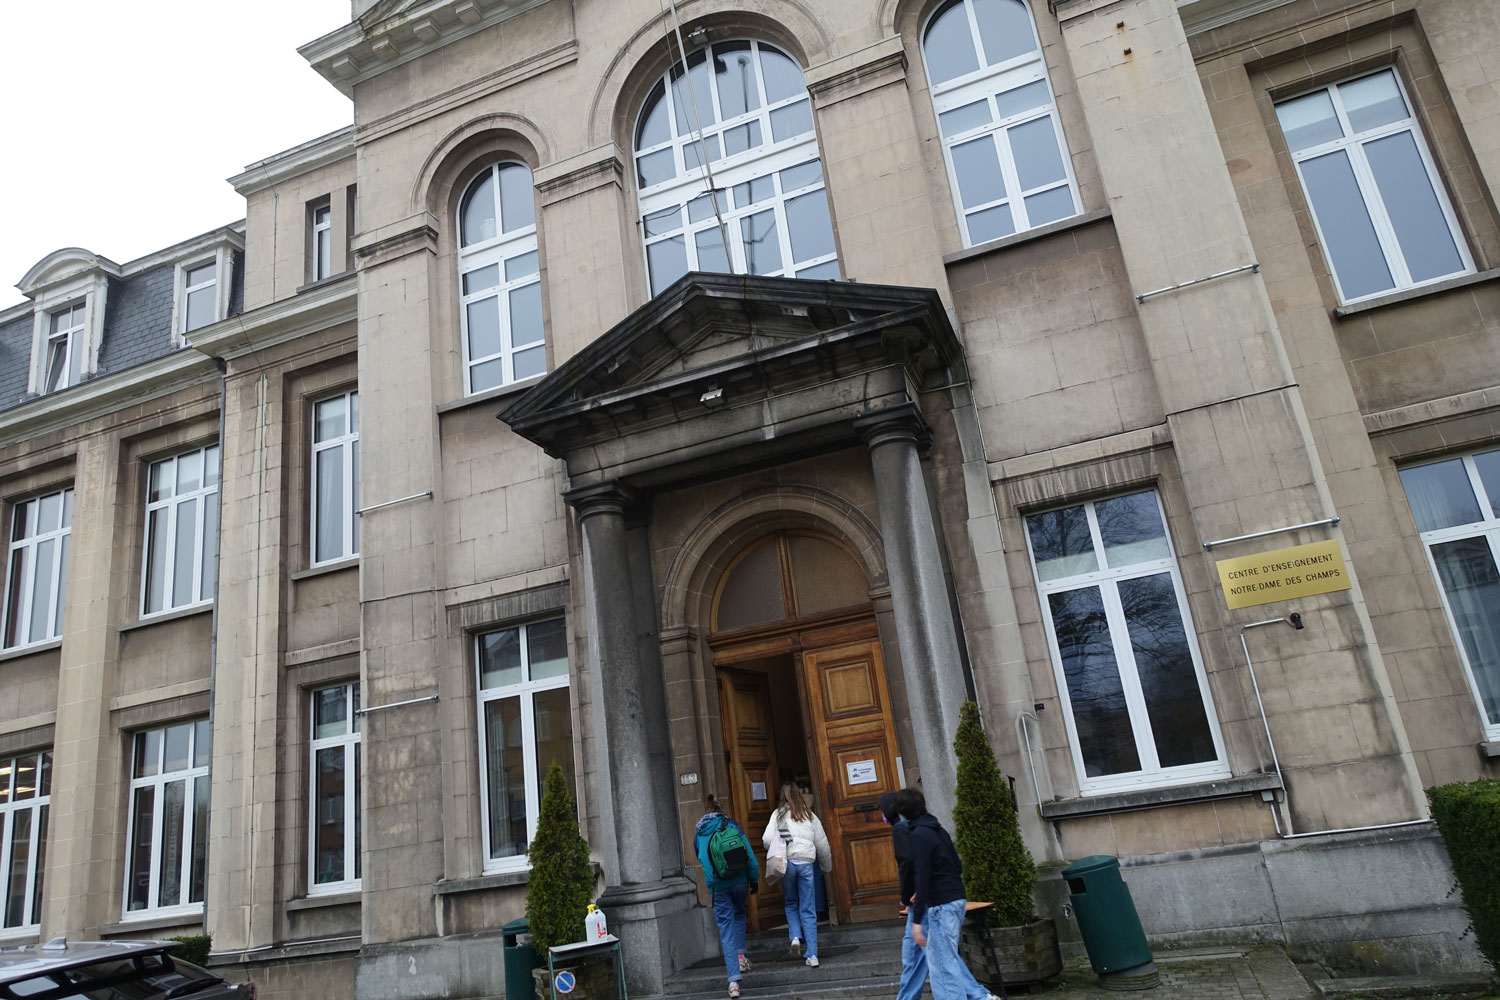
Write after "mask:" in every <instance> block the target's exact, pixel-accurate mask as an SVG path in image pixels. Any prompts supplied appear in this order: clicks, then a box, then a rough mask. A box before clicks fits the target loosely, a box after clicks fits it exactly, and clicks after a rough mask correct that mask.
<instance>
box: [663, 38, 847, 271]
mask: <svg viewBox="0 0 1500 1000" xmlns="http://www.w3.org/2000/svg"><path fill="white" fill-rule="evenodd" d="M687 63H688V68H687V71H686V72H684V71H683V68H682V64H681V63H678V64H677V65H676V66H673V67H672V68H671V69H670V70H669V71H668V72H667V73H666V75H665V76H663V77H662V78H661V79H660V80H658V81H657V83H656V86H655V87H653V88H652V89H651V92H650V94H649V95H648V96H647V97H646V104H645V106H644V107H643V108H642V109H641V115H640V118H639V119H638V120H637V122H636V127H635V172H636V184H637V185H638V187H639V189H640V209H641V232H642V238H643V240H644V242H645V250H646V267H647V270H648V272H649V274H650V277H651V294H652V295H655V294H656V293H658V292H660V291H661V290H662V289H663V288H666V287H667V286H668V285H670V284H671V283H672V282H674V281H676V280H677V279H678V278H680V277H682V276H683V275H684V274H686V273H687V272H688V271H721V272H732V273H735V274H765V275H784V276H792V275H795V276H796V277H799V278H838V277H839V264H838V257H837V255H836V254H835V252H834V246H833V223H832V221H831V219H830V217H829V214H828V196H827V193H826V192H825V190H824V186H823V166H822V164H821V163H820V162H819V160H818V138H817V135H816V134H815V133H814V131H813V114H812V101H811V100H810V99H809V97H808V94H807V85H806V84H805V83H804V82H803V80H802V70H801V68H800V67H799V66H798V65H797V63H796V62H795V61H793V60H792V59H791V58H790V57H788V56H787V55H786V54H785V53H783V52H781V51H779V50H777V49H774V48H772V47H771V46H769V45H767V44H765V43H764V42H753V41H736V42H720V43H718V44H716V45H714V46H713V47H712V49H708V48H703V49H699V50H698V51H697V52H694V53H691V54H690V55H689V56H688V58H687ZM710 67H711V68H710ZM700 133H701V134H700ZM705 159H706V160H707V161H708V164H707V167H706V168H705V165H704V160H705ZM710 170H711V171H712V173H713V185H710V183H709V180H708V174H709V172H710ZM710 187H713V188H714V190H710Z"/></svg>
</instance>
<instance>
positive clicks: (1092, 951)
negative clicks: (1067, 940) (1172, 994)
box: [1062, 854, 1160, 990]
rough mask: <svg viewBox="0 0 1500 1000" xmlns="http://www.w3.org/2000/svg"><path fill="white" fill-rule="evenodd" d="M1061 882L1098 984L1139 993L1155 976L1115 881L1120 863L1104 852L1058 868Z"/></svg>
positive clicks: (1130, 907)
mask: <svg viewBox="0 0 1500 1000" xmlns="http://www.w3.org/2000/svg"><path fill="white" fill-rule="evenodd" d="M1062 877H1063V881H1064V882H1066V883H1067V884H1068V893H1069V896H1070V897H1071V902H1072V905H1073V916H1074V917H1075V918H1077V920H1078V931H1079V933H1080V934H1082V935H1083V946H1084V948H1086V949H1087V950H1088V953H1089V964H1090V965H1092V966H1093V967H1094V971H1095V972H1096V973H1098V974H1099V985H1100V986H1103V987H1105V988H1106V989H1114V990H1144V989H1149V988H1150V987H1152V986H1156V985H1157V984H1158V983H1159V982H1160V977H1159V976H1158V975H1157V972H1156V961H1155V959H1154V958H1153V957H1152V955H1151V948H1150V947H1149V946H1148V945H1147V944H1146V932H1145V931H1144V930H1142V929H1141V918H1140V916H1139V915H1138V914H1137V913H1136V912H1135V901H1134V900H1132V899H1131V898H1130V887H1129V886H1127V885H1126V884H1125V880H1124V879H1123V878H1121V877H1120V862H1119V859H1118V858H1112V857H1110V856H1109V855H1107V854H1098V855H1095V856H1094V857H1091V858H1084V859H1083V860H1082V861H1075V862H1073V863H1072V864H1071V865H1068V867H1066V868H1064V869H1063V870H1062Z"/></svg>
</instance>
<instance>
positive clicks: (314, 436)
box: [307, 389, 359, 566]
mask: <svg viewBox="0 0 1500 1000" xmlns="http://www.w3.org/2000/svg"><path fill="white" fill-rule="evenodd" d="M336 400H342V401H343V403H344V433H343V434H340V435H336V436H334V437H331V438H329V439H328V440H326V441H319V440H318V407H320V406H323V405H324V404H326V403H332V402H334V401H336ZM309 424H310V430H309V435H308V440H309V442H310V445H311V448H312V452H311V455H312V458H311V461H310V462H309V464H308V479H309V481H310V483H311V485H310V488H309V489H308V491H307V492H308V495H309V496H310V497H311V507H310V511H309V519H308V525H309V526H310V528H311V530H310V531H309V532H308V540H307V541H308V551H309V553H310V554H311V556H312V558H311V559H309V560H308V564H309V565H310V566H326V565H328V564H330V563H336V562H342V561H343V560H345V559H353V558H354V557H355V556H358V555H359V390H358V389H351V390H349V391H348V392H344V393H339V394H338V395H335V396H325V397H323V398H322V399H318V400H316V401H314V402H313V404H312V412H311V415H310V419H309ZM338 449H342V452H343V454H342V460H341V468H342V470H343V471H342V476H343V481H344V496H345V498H346V500H347V502H346V503H345V504H344V505H343V508H342V509H341V510H340V511H339V516H340V523H339V526H338V528H339V539H340V541H339V551H338V552H337V554H335V555H330V556H327V557H321V558H320V556H319V553H318V536H319V530H318V529H319V520H318V518H319V506H318V500H319V496H318V489H319V482H320V480H319V479H318V457H319V456H320V455H322V454H323V453H324V452H329V451H334V450H338Z"/></svg>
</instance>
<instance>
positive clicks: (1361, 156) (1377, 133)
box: [1276, 66, 1474, 304]
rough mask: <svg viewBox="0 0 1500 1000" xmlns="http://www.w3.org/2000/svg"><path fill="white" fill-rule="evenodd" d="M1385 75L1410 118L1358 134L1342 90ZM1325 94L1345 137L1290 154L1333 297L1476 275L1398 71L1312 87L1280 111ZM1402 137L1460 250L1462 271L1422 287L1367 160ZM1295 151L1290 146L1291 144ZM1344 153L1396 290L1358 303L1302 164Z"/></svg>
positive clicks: (1289, 98) (1392, 69)
mask: <svg viewBox="0 0 1500 1000" xmlns="http://www.w3.org/2000/svg"><path fill="white" fill-rule="evenodd" d="M1382 73H1390V75H1391V78H1392V79H1394V80H1395V81H1396V89H1397V91H1398V92H1399V93H1400V95H1401V100H1402V101H1403V102H1404V103H1405V104H1406V110H1407V115H1406V117H1405V118H1402V119H1399V120H1397V121H1393V122H1387V123H1386V124H1384V125H1379V126H1376V127H1375V128H1370V129H1366V130H1365V131H1363V132H1355V131H1354V129H1353V127H1352V126H1351V125H1350V124H1349V115H1348V112H1347V110H1346V109H1345V107H1344V100H1343V96H1342V95H1341V93H1340V92H1339V87H1340V86H1341V85H1343V84H1346V83H1352V82H1353V81H1355V80H1363V79H1365V78H1366V77H1372V76H1379V75H1380V74H1382ZM1320 91H1324V92H1327V93H1328V95H1329V99H1330V100H1331V101H1332V102H1333V110H1334V114H1335V115H1337V116H1338V123H1339V129H1340V130H1341V131H1342V132H1343V135H1342V136H1340V137H1339V138H1337V139H1331V140H1329V141H1328V142H1323V143H1319V144H1318V145H1316V146H1308V147H1307V148H1306V149H1300V150H1297V151H1296V152H1291V154H1290V155H1291V157H1292V163H1293V164H1294V165H1295V166H1296V168H1297V183H1298V184H1300V185H1301V186H1302V197H1303V199H1304V200H1305V201H1306V202H1307V206H1308V210H1309V211H1308V215H1310V216H1311V217H1312V222H1313V228H1314V229H1315V230H1316V232H1317V234H1318V247H1319V249H1320V250H1321V251H1322V253H1323V260H1324V261H1325V262H1326V263H1327V265H1328V274H1329V277H1330V278H1331V279H1332V280H1333V287H1334V291H1335V292H1337V293H1338V297H1339V301H1340V302H1343V303H1346V304H1347V303H1352V302H1364V301H1366V300H1369V299H1376V298H1379V297H1381V296H1382V295H1390V294H1392V293H1394V292H1401V291H1405V290H1407V289H1409V288H1421V287H1422V286H1424V285H1430V284H1433V283H1435V282H1439V281H1447V280H1448V279H1450V278H1453V277H1455V276H1457V275H1461V274H1471V273H1473V271H1474V259H1473V257H1471V256H1470V254H1469V245H1468V241H1467V240H1465V239H1464V233H1463V230H1462V229H1461V228H1460V227H1459V225H1458V216H1457V215H1456V214H1455V213H1454V211H1453V205H1452V203H1451V202H1450V201H1449V200H1448V189H1447V187H1446V186H1445V185H1444V184H1443V180H1442V175H1441V174H1439V173H1438V170H1437V165H1436V163H1435V162H1434V161H1433V159H1432V151H1431V150H1430V149H1429V148H1428V146H1427V137H1426V135H1424V134H1423V132H1422V125H1421V123H1420V122H1418V121H1417V117H1416V114H1415V112H1413V111H1412V108H1413V104H1412V101H1411V95H1410V94H1408V93H1407V90H1406V84H1405V83H1404V82H1402V80H1401V74H1400V73H1398V72H1396V68H1395V67H1394V66H1388V67H1384V68H1382V69H1379V70H1376V71H1374V72H1365V73H1356V74H1354V75H1353V76H1350V77H1346V78H1344V79H1342V80H1336V81H1334V82H1333V83H1330V84H1326V85H1324V86H1322V87H1312V88H1310V89H1308V90H1304V91H1301V92H1300V93H1296V94H1292V95H1289V96H1287V97H1283V98H1279V99H1278V100H1277V101H1276V105H1277V107H1280V106H1281V105H1283V104H1286V103H1288V102H1290V101H1295V100H1298V99H1299V98H1303V97H1307V96H1308V95H1310V94H1316V93H1318V92H1320ZM1400 132H1410V133H1411V135H1412V139H1413V141H1414V142H1415V144H1416V147H1417V154H1418V155H1419V156H1420V157H1421V159H1422V166H1423V167H1424V168H1425V169H1426V171H1427V181H1428V183H1430V184H1431V185H1432V191H1433V194H1434V195H1435V196H1436V197H1437V202H1438V207H1439V208H1440V209H1441V210H1442V213H1443V219H1444V221H1445V222H1447V224H1448V235H1449V236H1451V237H1452V238H1453V245H1454V246H1455V247H1456V248H1457V249H1458V256H1459V260H1460V261H1461V262H1462V264H1463V266H1462V267H1461V268H1460V269H1459V270H1457V271H1452V272H1450V273H1448V274H1440V275H1437V276H1435V277H1432V278H1427V279H1426V280H1423V281H1413V280H1412V277H1411V270H1410V268H1409V267H1408V266H1407V264H1406V256H1405V254H1403V253H1402V252H1401V245H1400V243H1399V242H1398V241H1397V239H1396V229H1395V226H1393V225H1392V224H1391V218H1390V215H1389V213H1387V211H1386V208H1385V201H1384V199H1382V198H1381V197H1380V189H1379V188H1378V187H1377V186H1376V184H1375V175H1374V173H1373V172H1372V171H1371V169H1370V163H1369V160H1368V158H1367V157H1366V156H1365V150H1364V147H1365V146H1366V144H1368V143H1370V142H1372V141H1374V140H1377V139H1384V138H1387V137H1389V136H1392V135H1396V134H1397V133H1400ZM1288 147H1289V151H1290V144H1288ZM1337 150H1342V151H1344V152H1345V153H1347V154H1348V157H1349V166H1350V168H1351V169H1352V170H1353V172H1354V179H1355V183H1356V184H1357V185H1358V187H1359V197H1360V201H1362V202H1363V203H1364V206H1365V211H1367V212H1368V213H1369V215H1370V224H1371V225H1372V226H1374V228H1375V236H1376V239H1377V240H1378V241H1379V243H1380V251H1381V253H1382V254H1383V255H1384V257H1385V264H1386V267H1387V268H1388V269H1389V270H1390V274H1391V281H1392V285H1391V287H1390V288H1384V289H1381V290H1380V291H1376V292H1370V293H1369V294H1366V295H1361V296H1358V297H1355V298H1350V297H1348V296H1347V295H1345V294H1344V288H1343V284H1342V283H1341V282H1340V281H1339V275H1338V269H1337V268H1336V267H1335V266H1334V263H1333V257H1332V256H1331V255H1330V254H1329V253H1328V241H1327V239H1326V238H1325V237H1324V235H1323V225H1322V223H1321V222H1320V221H1319V220H1318V211H1317V206H1315V205H1314V204H1313V200H1312V195H1311V194H1309V193H1308V190H1307V181H1306V179H1305V178H1304V177H1303V175H1302V164H1303V163H1305V162H1306V161H1308V160H1313V159H1317V158H1319V157H1322V156H1326V155H1328V154H1329V153H1332V152H1335V151H1337Z"/></svg>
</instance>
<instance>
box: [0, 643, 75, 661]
mask: <svg viewBox="0 0 1500 1000" xmlns="http://www.w3.org/2000/svg"><path fill="white" fill-rule="evenodd" d="M62 644H63V641H62V637H61V636H59V637H57V638H56V639H48V640H47V641H46V642H38V643H33V644H32V645H30V646H16V647H13V648H11V649H7V650H6V651H5V652H3V653H0V663H4V662H5V661H6V660H19V659H21V658H22V657H25V656H34V655H35V654H37V653H47V652H51V651H52V650H54V649H62Z"/></svg>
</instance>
